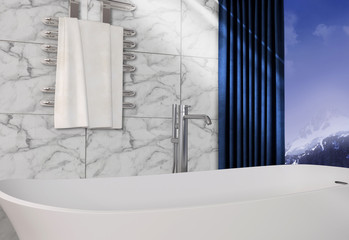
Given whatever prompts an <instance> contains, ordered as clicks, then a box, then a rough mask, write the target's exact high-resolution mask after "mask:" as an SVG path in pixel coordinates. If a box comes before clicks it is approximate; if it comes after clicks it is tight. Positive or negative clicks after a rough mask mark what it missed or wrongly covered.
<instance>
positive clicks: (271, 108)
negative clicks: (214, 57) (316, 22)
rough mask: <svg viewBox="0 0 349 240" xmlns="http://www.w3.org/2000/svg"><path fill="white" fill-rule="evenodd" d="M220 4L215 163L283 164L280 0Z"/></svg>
mask: <svg viewBox="0 0 349 240" xmlns="http://www.w3.org/2000/svg"><path fill="white" fill-rule="evenodd" d="M219 4H220V8H219V168H220V169H223V168H237V167H250V166H265V165H275V164H283V163H284V151H285V143H284V142H285V140H284V19H283V17H284V12H283V0H220V1H219Z"/></svg>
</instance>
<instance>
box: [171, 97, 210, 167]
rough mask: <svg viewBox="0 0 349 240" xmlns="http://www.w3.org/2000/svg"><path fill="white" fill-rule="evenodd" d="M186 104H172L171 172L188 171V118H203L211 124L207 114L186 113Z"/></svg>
mask: <svg viewBox="0 0 349 240" xmlns="http://www.w3.org/2000/svg"><path fill="white" fill-rule="evenodd" d="M189 107H190V106H188V105H177V104H173V105H172V139H171V141H172V143H173V161H174V165H173V172H174V173H175V172H176V173H179V172H187V171H188V119H203V120H204V121H205V123H206V124H207V125H210V124H211V119H210V117H209V116H207V115H204V114H188V108H189Z"/></svg>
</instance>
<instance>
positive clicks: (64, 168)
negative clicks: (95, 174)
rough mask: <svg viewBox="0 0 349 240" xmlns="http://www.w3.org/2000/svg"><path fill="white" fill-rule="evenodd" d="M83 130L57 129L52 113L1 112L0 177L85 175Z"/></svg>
mask: <svg viewBox="0 0 349 240" xmlns="http://www.w3.org/2000/svg"><path fill="white" fill-rule="evenodd" d="M84 158H85V130H84V129H74V130H73V129H71V130H56V129H54V128H53V117H52V116H44V115H42V116H40V115H10V114H0V178H1V179H6V178H83V177H85V161H84Z"/></svg>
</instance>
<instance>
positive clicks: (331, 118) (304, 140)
mask: <svg viewBox="0 0 349 240" xmlns="http://www.w3.org/2000/svg"><path fill="white" fill-rule="evenodd" d="M327 161H331V163H328V162H327ZM343 161H344V162H345V164H344V165H347V162H348V165H349V117H347V116H343V115H340V114H338V113H335V112H333V111H332V112H324V113H322V114H321V115H319V116H317V117H316V118H314V119H313V120H312V121H311V122H310V123H309V124H308V125H307V126H306V127H305V128H303V129H302V130H301V132H300V137H299V138H298V139H296V140H295V141H293V142H292V143H291V144H289V146H288V148H287V149H286V163H289V164H290V163H312V164H326V165H336V166H338V165H342V164H343ZM334 163H335V164H334Z"/></svg>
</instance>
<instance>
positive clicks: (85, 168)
mask: <svg viewBox="0 0 349 240" xmlns="http://www.w3.org/2000/svg"><path fill="white" fill-rule="evenodd" d="M87 140H88V138H87V128H85V179H86V178H87V144H88V142H87Z"/></svg>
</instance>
